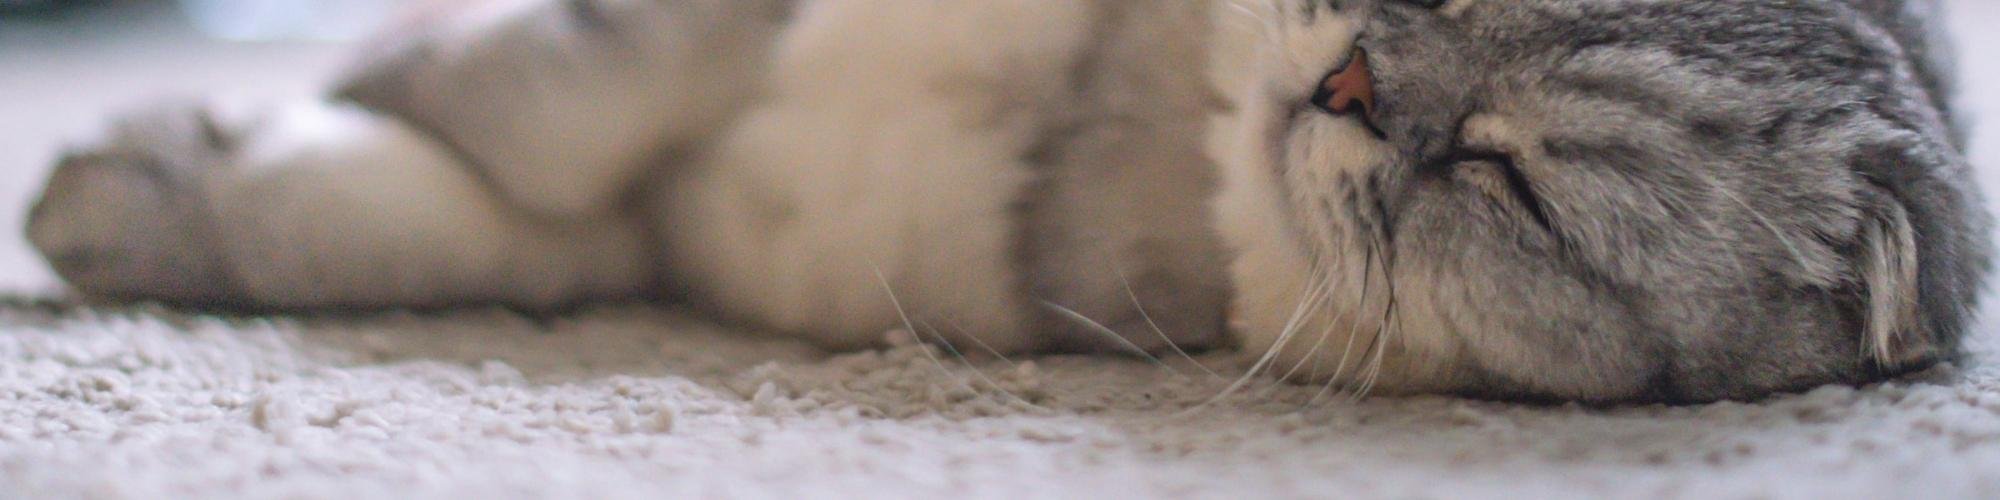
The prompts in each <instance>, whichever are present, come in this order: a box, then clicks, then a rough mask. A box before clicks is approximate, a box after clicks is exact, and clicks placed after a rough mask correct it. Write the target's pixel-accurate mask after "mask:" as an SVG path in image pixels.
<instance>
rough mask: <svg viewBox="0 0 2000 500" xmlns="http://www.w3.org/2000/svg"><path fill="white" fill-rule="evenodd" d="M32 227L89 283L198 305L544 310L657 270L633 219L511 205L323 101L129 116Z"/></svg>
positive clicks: (459, 168)
mask: <svg viewBox="0 0 2000 500" xmlns="http://www.w3.org/2000/svg"><path fill="white" fill-rule="evenodd" d="M28 237H29V240H30V242H31V243H33V244H34V246H35V247H36V248H37V249H38V250H40V251H41V252H42V253H43V255H45V256H46V257H47V258H48V259H49V261H50V263H51V264H52V265H53V267H54V268H55V269H56V271H57V272H58V274H60V275H61V276H62V277H63V278H65V279H66V280H68V281H69V282H70V283H71V284H72V285H73V286H74V287H76V288H77V289H78V290H80V291H82V292H84V293H85V294H87V295H92V296H100V297H112V298H147V299H163V300H167V301H171V302H179V303H192V304H201V305H232V306H252V307H276V308H324V307H381V306H441V305H457V304H461V303H473V302H478V303H504V304H511V305H517V306H521V307H529V308H543V307H553V306H559V305H563V304H565V303H567V302H570V301H574V300H578V299H582V298H587V297H601V296H618V295H627V294H632V293H636V292H638V291H639V290H640V289H641V287H643V286H645V285H646V284H647V277H648V274H647V272H646V270H647V263H646V259H645V255H644V247H643V245H642V244H641V240H640V234H639V231H638V229H637V226H636V225H635V224H633V223H631V222H630V221H623V220H619V219H618V218H616V217H606V218H604V219H601V220H596V221H590V222H565V221H561V220H553V219H548V218H542V217H537V216H535V215H533V214H530V213H527V212H525V211H521V210H518V209H514V208H512V207H510V206H509V205H508V204H507V203H505V202H504V201H503V200H502V199H501V198H500V197H499V196H498V195H496V194H495V193H492V192H491V191H490V190H489V189H488V188H486V187H485V186H484V185H483V184H482V182H481V181H480V180H479V179H478V178H476V177H475V176H474V175H473V174H472V173H471V171H470V170H468V169H467V168H466V167H465V166H464V165H462V164H461V163H460V162H459V161H458V160H457V159H456V158H454V157H453V155H452V154H451V153H449V152H448V151H447V150H446V149H445V148H443V147H442V146H440V145H438V144H437V143H435V142H434V141H431V140H429V139H428V138H426V137H424V136H423V135H422V134H419V133H416V132H415V131H413V130H411V129H410V128H409V127H407V126H405V125H403V124H402V123H400V122H398V121H395V120H389V119H385V118H381V117H379V116H377V115H374V114H372V113H369V112H367V111H364V110H361V109H358V108H355V107H351V106H340V105H326V104H300V105H295V106H292V107H290V108H287V109H283V110H278V111H275V112H270V113H266V114H263V115H262V116H258V117H256V118H254V119H249V120H245V121H243V122H241V123H231V121H230V120H223V119H218V118H216V117H215V116H214V115H213V114H212V113H210V112H209V111H208V110H206V109H204V108H202V107H199V106H191V105H167V106H159V107H156V108H154V109H151V110H148V111H146V112H142V113H135V114H133V115H129V116H128V117H127V118H126V119H125V120H123V121H121V122H120V123H119V124H118V125H117V126H115V127H114V128H113V130H112V131H111V133H110V137H109V138H108V140H107V141H106V142H105V143H103V144H101V145H99V146H96V147H93V148H91V149H88V150H83V151H79V152H75V153H72V154H70V155H68V156H67V157H66V158H65V159H64V160H63V161H62V163H61V164H60V165H59V166H58V167H57V169H56V172H55V173H54V174H53V175H52V177H51V179H50V182H49V186H48V188H47V190H46V191H45V193H44V194H43V197H42V199H41V200H40V201H39V202H38V203H37V204H36V206H35V207H34V209H33V211H32V213H31V215H30V220H29V224H28Z"/></svg>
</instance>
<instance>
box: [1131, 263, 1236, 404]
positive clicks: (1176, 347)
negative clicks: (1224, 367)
mask: <svg viewBox="0 0 2000 500" xmlns="http://www.w3.org/2000/svg"><path fill="white" fill-rule="evenodd" d="M1111 271H1112V272H1114V273H1117V274H1118V282H1119V283H1122V284H1124V285H1125V297H1126V298H1129V299H1131V300H1132V308H1133V309H1138V310H1139V317H1140V318H1141V319H1145V320H1146V327H1148V328H1151V329H1153V334H1154V335H1159V336H1160V340H1161V341H1163V342H1166V343H1167V348H1169V349H1173V351H1174V354H1177V355H1180V357H1181V359H1185V360H1187V362H1188V363H1189V364H1192V365H1194V367H1195V369H1198V370H1201V372H1202V373H1206V374H1208V376H1209V377H1212V378H1215V379H1216V380H1223V376H1222V374H1219V373H1215V370H1210V369H1208V365H1204V364H1201V361H1197V360H1195V359H1194V356H1191V355H1188V352H1187V350H1185V349H1181V346H1180V344H1176V343H1174V338H1173V337H1170V336H1168V335H1167V332H1166V331H1165V330H1161V329H1160V324H1159V323H1155V322H1153V315H1152V314H1151V313H1147V312H1146V305H1145V304H1141V303H1140V302H1139V294H1138V292H1134V291H1132V281H1131V280H1127V279H1125V271H1123V270H1120V269H1118V266H1117V265H1115V264H1114V265H1113V266H1112V268H1111Z"/></svg>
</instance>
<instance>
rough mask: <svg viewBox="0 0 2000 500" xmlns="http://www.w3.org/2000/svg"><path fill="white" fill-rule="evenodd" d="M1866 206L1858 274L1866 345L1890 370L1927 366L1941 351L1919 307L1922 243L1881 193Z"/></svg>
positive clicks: (1904, 213)
mask: <svg viewBox="0 0 2000 500" xmlns="http://www.w3.org/2000/svg"><path fill="white" fill-rule="evenodd" d="M1864 200H1865V201H1864V204H1865V207H1866V208H1865V210H1866V211H1867V214H1866V215H1865V216H1864V218H1863V219H1862V221H1861V248H1860V250H1861V251H1860V256H1859V262H1858V264H1859V267H1860V269H1859V272H1858V273H1857V274H1858V276H1859V278H1860V279H1861V282H1862V286H1863V290H1865V292H1864V295H1863V296H1862V300H1863V301H1864V302H1865V304H1866V307H1865V308H1864V311H1863V312H1864V313H1866V316H1865V318H1866V320H1865V323H1864V326H1865V330H1864V332H1865V334H1866V337H1865V338H1864V339H1863V344H1862V345H1863V346H1864V347H1865V348H1866V349H1867V354H1868V355H1869V356H1871V357H1872V359H1873V361H1874V362H1875V363H1876V364H1877V365H1878V366H1880V367H1882V368H1884V369H1887V370H1894V369H1896V368H1897V367H1901V366H1910V365H1916V364H1922V363H1924V362H1926V361H1927V360H1930V359H1933V358H1935V357H1936V354H1937V352H1938V351H1939V349H1938V342H1936V341H1935V340H1934V339H1932V336H1931V332H1930V328H1928V327H1927V325H1925V324H1924V321H1923V314H1922V307H1921V305H1920V304H1919V303H1918V294H1919V291H1918V283H1917V282H1918V266H1919V261H1918V255H1917V237H1916V230H1915V228H1913V227H1911V226H1910V213H1909V211H1908V210H1905V209H1904V208H1903V205H1902V203H1900V202H1897V201H1896V200H1895V198H1894V197H1893V196H1889V195H1888V193H1886V192H1882V190H1881V189H1879V188H1870V189H1869V193H1868V194H1867V196H1864Z"/></svg>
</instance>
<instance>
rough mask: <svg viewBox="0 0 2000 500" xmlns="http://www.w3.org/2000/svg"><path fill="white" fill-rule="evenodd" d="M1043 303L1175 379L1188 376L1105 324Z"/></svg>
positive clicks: (1053, 304)
mask: <svg viewBox="0 0 2000 500" xmlns="http://www.w3.org/2000/svg"><path fill="white" fill-rule="evenodd" d="M1041 302H1042V307H1047V308H1049V309H1050V310H1053V311H1055V312H1056V313H1057V314H1061V315H1063V317H1066V318H1069V319H1071V320H1074V321H1076V322H1078V323H1081V324H1082V325H1083V326H1085V327H1088V328H1087V329H1089V330H1090V331H1092V332H1095V333H1098V334H1101V335H1104V336H1105V337H1107V338H1110V339H1111V340H1114V341H1117V342H1118V344H1119V345H1121V346H1123V347H1125V348H1126V349H1128V350H1131V351H1132V352H1133V353H1137V354H1138V355H1139V356H1140V357H1143V358H1146V360H1147V361H1150V362H1152V363H1153V365H1154V366H1158V367H1160V369H1162V370H1166V371H1167V373H1172V374H1173V375H1174V376H1175V377H1186V375H1183V374H1181V372H1180V370H1175V369H1174V367H1172V366H1169V365H1167V363H1166V362H1164V361H1160V358H1157V357H1154V356H1153V354H1152V353H1149V352H1146V349H1144V348H1141V347H1139V344H1134V343H1132V341H1131V340H1127V339H1126V338H1125V336H1124V335H1119V334H1118V332H1117V331H1114V330H1112V329H1111V328H1109V327H1106V326H1104V324H1103V323H1098V322H1097V320H1093V319H1090V317H1089V316H1084V315H1083V313H1079V312H1076V311H1075V310H1072V309H1070V308H1067V307H1063V306H1062V305H1061V304H1057V303H1054V302H1049V301H1046V300H1044V301H1041Z"/></svg>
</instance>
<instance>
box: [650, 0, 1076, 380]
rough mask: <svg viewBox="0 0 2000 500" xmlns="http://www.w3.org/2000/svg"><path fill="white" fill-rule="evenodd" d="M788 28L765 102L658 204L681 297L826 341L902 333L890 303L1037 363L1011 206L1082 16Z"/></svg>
mask: <svg viewBox="0 0 2000 500" xmlns="http://www.w3.org/2000/svg"><path fill="white" fill-rule="evenodd" d="M799 16H800V17H799V18H798V19H797V20H796V21H795V23H796V24H795V25H794V27H793V28H792V30H791V32H789V33H788V34H787V36H786V37H785V38H784V39H783V41H782V42H781V46H780V48H779V54H778V56H777V58H776V60H777V63H776V65H775V66H776V69H775V70H774V71H773V73H772V76H771V79H770V85H771V87H770V95H769V96H768V97H767V99H765V100H764V101H763V102H762V103H761V104H760V105H759V106H757V107H756V108H755V109H753V110H751V111H750V112H749V114H748V115H747V117H746V118H744V119H743V120H742V122H741V124H740V125H738V126H737V127H736V128H735V129H734V130H732V131H731V132H729V133H728V134H726V135H725V136H724V137H723V138H722V139H721V140H720V143H719V145H718V146H717V147H716V149H715V150H714V151H713V152H712V153H711V157H710V158H708V159H707V161H705V162H703V163H702V164H701V165H700V166H698V167H696V169H695V171H694V172H693V173H691V174H689V178H687V179H683V180H680V181H678V182H677V183H676V185H675V186H674V188H673V189H672V190H670V191H669V192H668V193H667V194H666V195H665V196H664V197H663V198H662V200H661V202H662V203H663V209H661V210H659V211H657V212H656V213H657V217H658V224H660V226H661V227H662V230H661V231H659V232H660V233H662V234H670V235H673V236H671V239H670V241H668V242H666V243H667V246H668V248H669V249H670V250H669V252H668V253H669V255H671V257H670V258H669V259H670V260H671V261H672V262H673V263H674V264H675V265H676V266H677V267H678V269H677V270H678V275H677V276H676V278H678V281H679V282H681V283H684V284H686V285H687V286H691V287H695V288H696V290H695V293H696V295H697V296H698V300H701V301H702V302H703V303H705V304H708V305H712V306H714V307H717V308H719V309H721V310H723V311H725V313H726V314H730V315H733V316H737V317H742V318H750V319H753V320H755V321H757V322H760V323H763V324H766V325H767V326H770V327H774V328H777V329H781V330H786V331H794V332H811V333H810V334H811V335H812V336H814V337H815V338H816V340H818V341H820V342H822V343H825V344H831V345H840V346H857V345H864V344H869V343H873V342H876V341H878V340H879V337H880V335H881V332H882V331H883V330H884V329H887V328H893V327H899V326H902V318H901V316H900V314H899V311H897V310H896V309H895V308H894V307H893V303H892V301H891V297H890V296H889V295H888V294H889V293H890V292H891V291H893V292H894V293H895V294H897V296H898V298H900V299H901V303H902V305H903V306H904V307H905V308H907V311H905V312H907V313H909V314H910V315H912V317H913V318H915V319H917V320H922V321H927V322H935V323H936V324H935V325H934V326H935V327H936V328H937V329H938V330H939V331H942V332H948V333H952V334H957V335H973V336H977V337H978V338H979V340H981V341H982V342H984V343H986V344H989V345H991V346H993V347H995V348H998V349H1001V350H1007V351H1018V350H1022V349H1026V348H1030V347H1032V346H1034V345H1035V344H1036V342H1037V340H1036V339H1034V338H1033V336H1032V335H1031V334H1030V333H1029V332H1028V327H1029V323H1028V322H1029V320H1030V318H1031V311H1030V310H1029V309H1028V304H1027V303H1026V302H1025V301H1024V300H1023V298H1024V297H1023V296H1022V293H1021V292H1022V289H1021V286H1022V284H1021V281H1020V277H1019V276H1018V273H1017V272H1016V270H1015V269H1014V262H1013V257H1012V255H1013V253H1012V250H1013V249H1012V247H1011V245H1012V238H1013V227H1012V224H1013V223H1012V214H1011V213H1010V205H1011V204H1012V203H1013V202H1014V201H1015V200H1016V199H1017V198H1018V197H1019V196H1020V194H1021V193H1020V192H1021V189H1022V188H1023V186H1024V185H1025V184H1026V183H1027V182H1028V181H1029V180H1030V179H1031V173H1030V172H1029V171H1028V167H1027V166H1026V165H1025V164H1023V163H1022V160H1021V159H1020V158H1022V157H1023V156H1024V155H1025V154H1026V153H1027V151H1028V149H1029V148H1030V147H1032V146H1033V141H1034V140H1035V139H1036V136H1037V134H1038V133H1039V129H1038V128H1037V126H1038V125H1039V124H1038V123H1037V120H1039V119H1040V117H1039V114H1040V113H1042V112H1044V111H1043V110H1038V109H1036V107H1037V106H1042V105H1043V104H1042V103H1044V102H1047V100H1048V99H1050V98H1051V96H1054V95H1055V94H1056V93H1057V92H1058V91H1059V90H1061V85H1063V84H1064V83H1065V80H1064V78H1063V77H1064V71H1065V70H1066V69H1067V68H1068V67H1069V64H1070V63H1071V62H1072V61H1073V58H1074V57H1075V56H1076V54H1077V52H1078V48H1079V47H1080V46H1081V44H1083V43H1084V41H1085V37H1086V36H1087V35H1088V28H1089V26H1090V21H1089V17H1090V16H1089V12H1088V10H1087V8H1086V5H1085V2H1081V1H1049V0H978V1H938V0H840V1H822V2H816V3H813V4H811V6H810V7H808V8H806V9H804V10H803V11H802V12H801V13H800V14H799ZM878 273H879V276H878ZM926 330H928V328H926Z"/></svg>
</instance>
